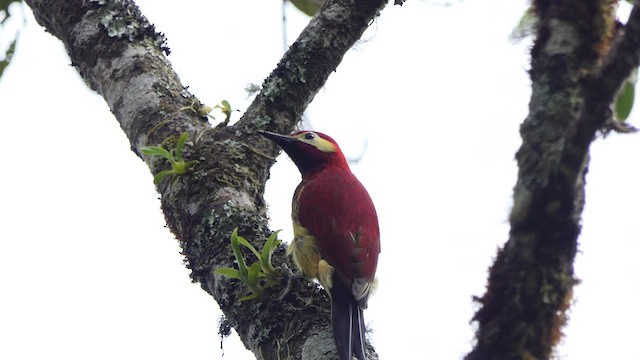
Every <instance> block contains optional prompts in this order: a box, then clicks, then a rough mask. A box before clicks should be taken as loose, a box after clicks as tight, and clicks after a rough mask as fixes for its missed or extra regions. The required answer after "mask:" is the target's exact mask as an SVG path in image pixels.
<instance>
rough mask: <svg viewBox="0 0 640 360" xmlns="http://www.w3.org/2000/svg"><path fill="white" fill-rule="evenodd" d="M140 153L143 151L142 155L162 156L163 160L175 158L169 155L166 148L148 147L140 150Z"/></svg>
mask: <svg viewBox="0 0 640 360" xmlns="http://www.w3.org/2000/svg"><path fill="white" fill-rule="evenodd" d="M140 151H142V153H143V154H145V155H156V156H162V157H163V158H166V159H169V158H173V156H171V153H169V152H168V151H167V150H166V149H165V148H162V147H160V146H146V147H142V148H140Z"/></svg>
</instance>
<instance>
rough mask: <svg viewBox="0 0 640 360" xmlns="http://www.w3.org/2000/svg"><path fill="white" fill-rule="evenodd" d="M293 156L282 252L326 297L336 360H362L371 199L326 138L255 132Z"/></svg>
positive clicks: (375, 233) (374, 235) (374, 252)
mask: <svg viewBox="0 0 640 360" xmlns="http://www.w3.org/2000/svg"><path fill="white" fill-rule="evenodd" d="M260 133H261V134H262V135H263V136H265V137H266V138H267V139H269V140H271V141H273V142H275V143H276V144H278V145H279V146H280V147H281V148H282V149H283V150H284V151H285V152H286V153H287V154H288V155H289V157H290V158H291V160H293V162H294V163H295V164H296V166H297V167H298V169H299V170H300V173H302V182H301V183H300V184H299V185H298V187H297V188H296V190H295V193H294V195H293V205H292V209H293V211H292V214H291V217H292V219H293V232H294V239H293V241H292V242H291V244H290V245H289V248H288V249H287V252H288V253H290V254H292V255H293V260H294V261H295V263H296V265H297V266H298V268H300V270H301V271H302V273H303V274H304V275H305V276H306V277H308V278H317V279H318V280H319V281H320V284H321V285H322V286H323V287H324V288H325V290H326V291H327V292H328V293H329V295H330V297H331V321H332V325H333V337H334V339H335V342H336V347H337V349H338V355H339V357H340V360H351V357H352V356H353V355H355V356H356V357H357V358H358V359H359V360H364V359H365V347H364V332H365V329H364V318H363V313H362V310H363V309H366V308H367V300H368V299H369V296H370V295H371V293H372V292H373V290H374V288H375V285H376V280H375V273H376V267H377V265H378V254H379V253H380V231H379V229H378V217H377V215H376V209H375V207H374V206H373V202H372V201H371V198H370V197H369V194H368V193H367V190H366V189H365V188H364V186H362V184H361V183H360V181H358V179H356V177H355V176H354V175H353V174H352V173H351V170H350V169H349V165H348V164H347V161H346V159H345V157H344V155H343V154H342V151H340V147H338V144H337V143H336V142H335V141H334V140H333V139H332V138H331V137H329V136H327V135H325V134H322V133H319V132H313V131H299V132H295V133H293V134H291V135H289V136H287V135H280V134H276V133H272V132H266V131H261V132H260Z"/></svg>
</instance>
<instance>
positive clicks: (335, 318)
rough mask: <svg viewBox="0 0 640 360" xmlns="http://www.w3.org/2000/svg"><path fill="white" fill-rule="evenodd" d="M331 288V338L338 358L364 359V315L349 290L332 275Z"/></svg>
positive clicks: (342, 359) (345, 359)
mask: <svg viewBox="0 0 640 360" xmlns="http://www.w3.org/2000/svg"><path fill="white" fill-rule="evenodd" d="M333 280H334V281H333V287H332V288H331V322H332V324H333V338H334V339H335V342H336V347H337V349H338V356H339V358H340V360H351V359H352V356H353V355H355V356H356V358H358V360H365V350H364V331H365V330H364V317H363V311H362V308H361V307H360V306H358V302H357V301H356V300H355V299H354V298H353V295H351V291H349V289H347V287H346V285H344V284H343V283H342V281H340V280H339V279H337V278H336V277H334V279H333Z"/></svg>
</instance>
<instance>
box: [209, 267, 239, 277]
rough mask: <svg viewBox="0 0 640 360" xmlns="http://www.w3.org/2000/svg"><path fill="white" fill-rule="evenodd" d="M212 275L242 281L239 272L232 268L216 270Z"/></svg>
mask: <svg viewBox="0 0 640 360" xmlns="http://www.w3.org/2000/svg"><path fill="white" fill-rule="evenodd" d="M214 273H216V274H219V275H222V276H226V277H229V278H232V279H238V280H242V277H241V276H240V272H239V271H238V269H234V268H228V267H225V268H217V269H216V270H215V271H214Z"/></svg>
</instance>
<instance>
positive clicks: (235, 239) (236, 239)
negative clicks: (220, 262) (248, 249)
mask: <svg viewBox="0 0 640 360" xmlns="http://www.w3.org/2000/svg"><path fill="white" fill-rule="evenodd" d="M240 239H242V240H244V238H242V237H241V236H238V228H235V229H234V230H233V232H232V233H231V250H233V255H234V256H235V257H236V261H237V262H238V269H239V270H240V275H241V276H243V277H246V275H247V264H246V263H245V262H244V258H243V257H242V252H241V251H240ZM244 241H246V240H244ZM243 280H245V281H246V279H245V278H243Z"/></svg>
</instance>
